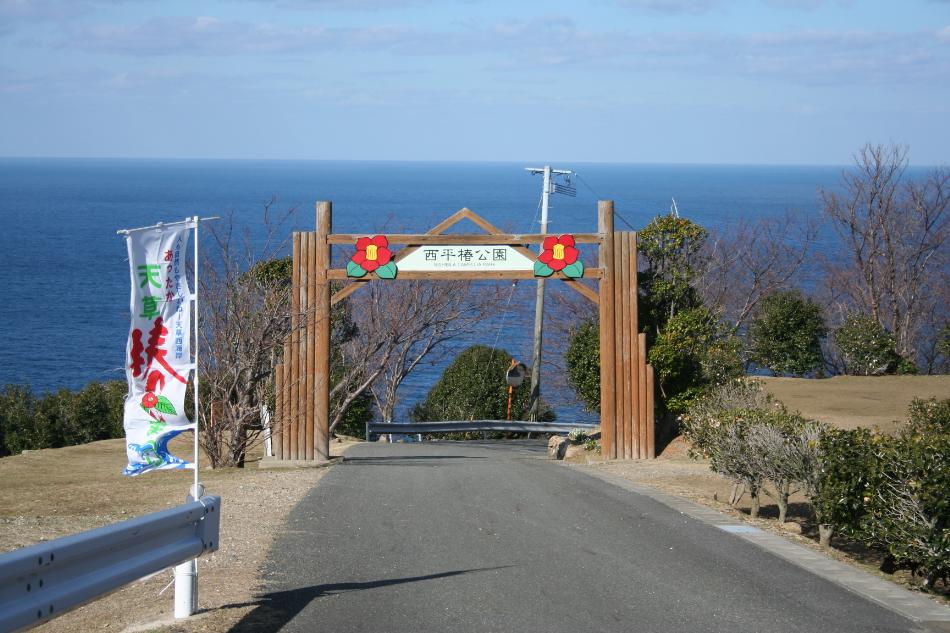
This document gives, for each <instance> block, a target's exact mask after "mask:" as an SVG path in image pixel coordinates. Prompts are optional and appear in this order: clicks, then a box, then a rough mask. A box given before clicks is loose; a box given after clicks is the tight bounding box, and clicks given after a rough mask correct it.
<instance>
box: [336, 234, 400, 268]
mask: <svg viewBox="0 0 950 633" xmlns="http://www.w3.org/2000/svg"><path fill="white" fill-rule="evenodd" d="M374 271H375V273H376V276H377V277H379V278H380V279H395V277H396V262H394V261H393V254H392V251H390V250H389V240H387V239H386V236H385V235H376V236H374V237H361V238H359V239H357V240H356V253H354V254H353V257H351V258H350V261H349V263H348V264H347V265H346V276H347V277H356V278H357V279H359V278H360V277H365V276H366V274H367V273H371V272H374Z"/></svg>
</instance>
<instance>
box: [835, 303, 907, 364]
mask: <svg viewBox="0 0 950 633" xmlns="http://www.w3.org/2000/svg"><path fill="white" fill-rule="evenodd" d="M834 338H835V344H836V345H837V346H838V349H840V350H841V355H842V356H843V357H844V361H845V366H846V369H847V373H849V374H851V375H856V376H879V375H882V374H892V373H894V372H895V371H896V370H897V368H898V365H899V364H900V362H901V357H900V356H899V355H898V354H897V351H896V348H897V343H896V342H895V340H894V336H893V335H892V334H891V333H890V332H888V331H887V329H886V328H884V326H882V325H881V324H880V323H878V322H877V321H876V320H875V319H874V318H872V317H870V316H867V315H864V314H850V315H848V316H847V318H845V321H844V324H843V325H842V326H841V327H840V328H838V329H837V330H836V331H835V335H834Z"/></svg>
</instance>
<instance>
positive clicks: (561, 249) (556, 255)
mask: <svg viewBox="0 0 950 633" xmlns="http://www.w3.org/2000/svg"><path fill="white" fill-rule="evenodd" d="M543 246H544V250H543V251H542V252H541V255H539V256H538V261H536V262H534V274H535V276H536V277H550V276H551V275H553V274H554V273H557V272H559V273H562V274H563V275H564V276H565V277H568V278H570V279H577V278H579V277H583V276H584V263H583V262H581V261H580V260H579V259H578V257H579V256H580V254H581V253H580V251H579V250H577V248H576V247H575V246H574V236H573V235H558V236H554V235H549V236H548V237H546V238H544V242H543Z"/></svg>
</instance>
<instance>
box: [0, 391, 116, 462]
mask: <svg viewBox="0 0 950 633" xmlns="http://www.w3.org/2000/svg"><path fill="white" fill-rule="evenodd" d="M126 393H127V386H126V384H125V382H123V381H118V380H114V381H109V382H106V383H99V382H93V383H90V384H89V385H87V386H86V387H85V388H83V389H82V390H80V391H77V392H73V391H69V390H67V389H61V390H59V391H57V392H55V393H50V394H46V395H45V396H43V397H42V398H37V397H36V396H34V395H33V393H32V391H31V390H30V389H29V387H23V386H16V385H7V386H6V388H5V389H4V390H3V392H2V393H0V440H2V444H0V455H11V454H13V455H15V454H18V453H21V452H23V451H25V450H37V449H41V448H60V447H62V446H73V445H75V444H85V443H87V442H94V441H97V440H106V439H111V438H116V437H122V436H123V435H124V433H125V431H124V429H123V426H122V418H123V409H124V403H125V396H126Z"/></svg>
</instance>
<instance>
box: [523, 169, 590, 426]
mask: <svg viewBox="0 0 950 633" xmlns="http://www.w3.org/2000/svg"><path fill="white" fill-rule="evenodd" d="M525 171H529V172H531V173H532V174H541V175H542V176H543V177H544V180H543V181H542V183H541V233H547V232H548V208H549V200H550V196H551V194H552V193H560V194H563V195H566V196H571V197H572V198H573V197H575V196H576V195H577V189H576V188H575V187H574V186H573V184H572V182H571V176H573V175H574V172H573V171H571V170H570V169H551V166H550V165H545V166H544V167H525ZM552 176H554V177H555V178H560V179H562V181H563V182H553V181H552ZM543 249H544V246H543V245H542V246H541V250H543ZM543 325H544V278H543V277H542V278H540V279H538V292H537V298H536V299H535V305H534V349H533V354H532V359H531V400H530V402H531V409H530V413H529V415H528V419H529V420H531V421H532V422H537V421H538V418H539V417H540V415H541V328H542V326H543Z"/></svg>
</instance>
